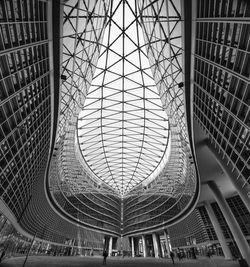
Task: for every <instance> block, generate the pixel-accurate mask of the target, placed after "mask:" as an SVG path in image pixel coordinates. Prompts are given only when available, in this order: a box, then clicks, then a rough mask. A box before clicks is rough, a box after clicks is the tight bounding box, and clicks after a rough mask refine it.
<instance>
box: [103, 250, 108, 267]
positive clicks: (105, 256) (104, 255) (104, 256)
mask: <svg viewBox="0 0 250 267" xmlns="http://www.w3.org/2000/svg"><path fill="white" fill-rule="evenodd" d="M102 255H103V263H102V264H103V265H106V264H107V262H106V259H107V257H108V252H107V251H106V250H104V251H103V254H102Z"/></svg>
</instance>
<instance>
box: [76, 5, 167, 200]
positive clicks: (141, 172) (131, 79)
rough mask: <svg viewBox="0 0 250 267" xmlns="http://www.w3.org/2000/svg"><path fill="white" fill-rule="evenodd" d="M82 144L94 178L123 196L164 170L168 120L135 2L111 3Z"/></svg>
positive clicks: (82, 121) (81, 126) (81, 122)
mask: <svg viewBox="0 0 250 267" xmlns="http://www.w3.org/2000/svg"><path fill="white" fill-rule="evenodd" d="M110 14H111V15H110V16H109V18H108V22H107V27H106V29H105V32H104V36H103V40H102V48H101V52H100V56H99V59H98V63H97V66H96V70H95V74H94V78H93V80H92V83H91V87H90V88H89V90H88V94H87V96H86V100H85V103H84V106H83V110H82V111H81V112H80V114H79V118H78V142H79V147H80V150H81V153H82V156H83V159H84V161H85V163H86V164H87V166H88V167H89V169H90V170H91V172H92V174H94V175H95V176H96V177H97V178H99V179H100V180H101V181H103V182H105V183H106V184H107V185H109V186H111V187H112V188H114V189H115V190H116V191H117V192H118V193H119V194H120V195H121V196H124V195H125V194H126V193H128V192H129V191H130V190H131V189H133V188H134V187H135V186H137V185H138V184H140V183H142V182H144V183H146V182H147V181H152V179H154V178H155V177H156V176H157V175H158V173H159V172H160V171H161V169H162V168H163V167H164V166H165V163H166V161H167V158H168V154H169V149H167V148H168V143H169V121H168V118H167V115H166V112H165V111H164V110H163V108H162V103H161V100H160V97H159V94H158V91H157V88H156V85H155V81H154V79H153V77H152V72H151V69H150V65H149V61H148V56H147V53H146V49H145V44H144V38H143V34H142V29H141V25H140V23H139V12H138V10H137V6H136V4H135V2H134V1H128V2H127V1H112V2H111V7H110Z"/></svg>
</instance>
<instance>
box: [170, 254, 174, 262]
mask: <svg viewBox="0 0 250 267" xmlns="http://www.w3.org/2000/svg"><path fill="white" fill-rule="evenodd" d="M170 257H171V259H172V262H173V264H174V252H173V251H171V252H170Z"/></svg>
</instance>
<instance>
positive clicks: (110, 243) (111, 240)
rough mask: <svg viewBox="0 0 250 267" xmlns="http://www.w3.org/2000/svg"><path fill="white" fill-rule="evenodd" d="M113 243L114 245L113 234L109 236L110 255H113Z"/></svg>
mask: <svg viewBox="0 0 250 267" xmlns="http://www.w3.org/2000/svg"><path fill="white" fill-rule="evenodd" d="M112 245H113V237H112V236H111V237H110V238H109V251H108V254H109V257H110V256H111V255H112Z"/></svg>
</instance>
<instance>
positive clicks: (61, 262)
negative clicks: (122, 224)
mask: <svg viewBox="0 0 250 267" xmlns="http://www.w3.org/2000/svg"><path fill="white" fill-rule="evenodd" d="M24 259H25V258H24V257H18V258H10V259H4V260H3V262H2V263H1V264H0V267H21V266H23V262H24ZM56 266H61V267H100V266H103V265H102V258H101V257H53V256H30V257H29V258H28V260H27V262H26V264H25V267H56ZM107 266H114V267H125V266H130V267H170V266H173V267H239V263H238V261H226V260H224V259H223V258H222V257H212V258H211V259H208V258H205V257H198V259H197V260H188V259H185V260H182V261H178V260H177V261H176V262H175V265H173V264H172V261H171V260H170V259H154V258H127V257H125V258H118V257H113V258H108V259H107Z"/></svg>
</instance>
